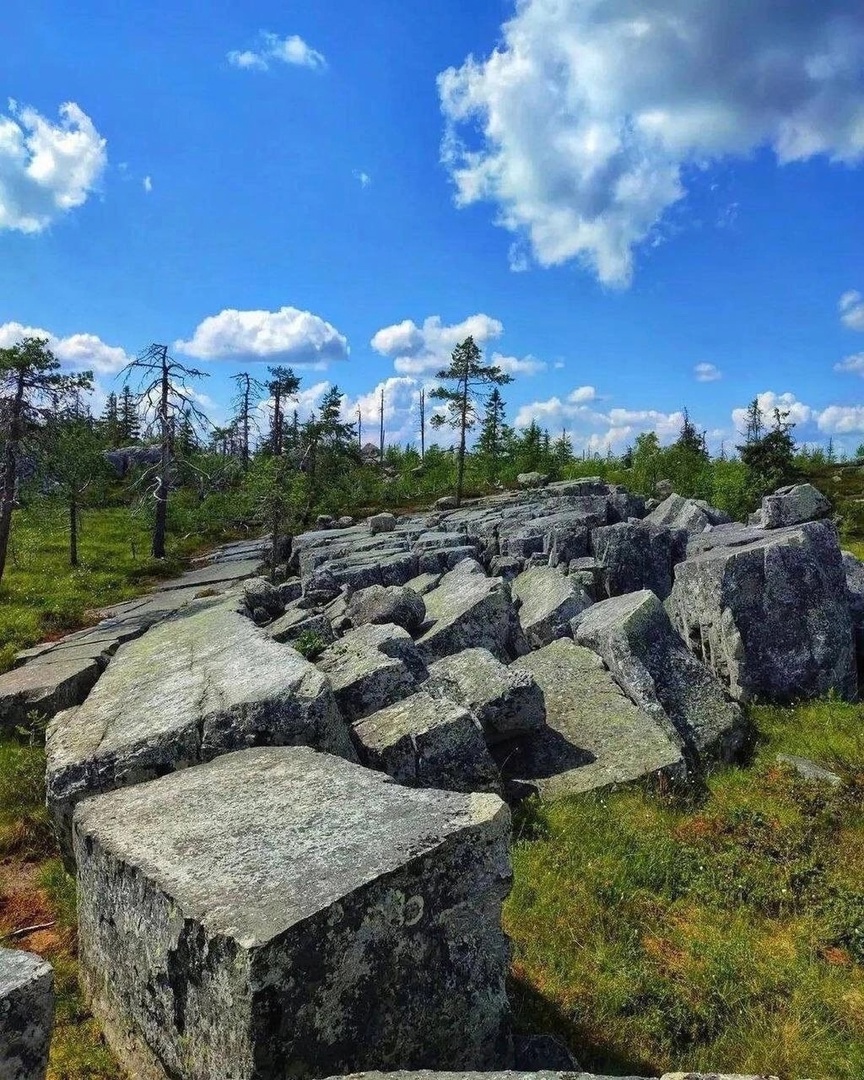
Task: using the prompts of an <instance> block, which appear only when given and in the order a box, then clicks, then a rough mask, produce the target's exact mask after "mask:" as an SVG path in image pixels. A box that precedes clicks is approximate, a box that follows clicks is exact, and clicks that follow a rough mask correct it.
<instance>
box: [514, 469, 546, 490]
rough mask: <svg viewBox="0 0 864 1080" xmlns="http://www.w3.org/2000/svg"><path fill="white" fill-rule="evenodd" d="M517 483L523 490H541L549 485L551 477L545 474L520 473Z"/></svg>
mask: <svg viewBox="0 0 864 1080" xmlns="http://www.w3.org/2000/svg"><path fill="white" fill-rule="evenodd" d="M516 483H517V484H518V485H519V486H520V487H523V488H540V487H545V486H546V485H547V484H548V483H549V477H548V476H547V475H546V474H545V473H539V472H525V473H519V475H518V476H517V477H516Z"/></svg>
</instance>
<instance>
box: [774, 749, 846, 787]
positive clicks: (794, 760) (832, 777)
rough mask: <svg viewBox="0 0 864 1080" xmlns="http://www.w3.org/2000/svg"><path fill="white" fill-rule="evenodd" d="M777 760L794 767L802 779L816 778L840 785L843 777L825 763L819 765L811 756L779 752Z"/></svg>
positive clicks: (821, 781) (826, 782) (823, 781)
mask: <svg viewBox="0 0 864 1080" xmlns="http://www.w3.org/2000/svg"><path fill="white" fill-rule="evenodd" d="M777 760H778V761H779V762H780V763H781V764H782V765H788V766H790V768H792V769H794V770H795V772H796V773H798V775H799V776H800V777H801V778H802V780H815V781H818V782H819V783H822V784H830V785H831V787H840V785H841V784H842V783H843V778H842V777H840V776H838V775H837V773H835V772H831V770H830V769H826V768H825V766H824V765H817V763H816V762H815V761H811V760H810V758H802V757H795V756H794V755H792V754H778V755H777Z"/></svg>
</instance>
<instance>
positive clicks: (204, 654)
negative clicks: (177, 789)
mask: <svg viewBox="0 0 864 1080" xmlns="http://www.w3.org/2000/svg"><path fill="white" fill-rule="evenodd" d="M267 743H269V744H273V745H285V744H295V743H304V744H309V745H311V746H315V747H318V748H320V749H322V750H327V751H328V752H330V753H334V754H340V755H342V756H344V757H348V758H351V759H353V758H354V756H355V755H354V748H353V746H352V744H351V739H350V736H349V734H348V730H347V728H346V726H345V723H344V721H343V719H342V717H341V716H340V715H339V711H338V709H337V707H336V702H335V700H334V698H333V692H332V690H331V688H330V684H329V682H328V681H327V679H326V678H325V677H324V676H323V675H322V674H321V673H320V672H319V671H317V670H316V669H315V667H314V666H313V665H312V664H310V663H308V662H307V661H306V660H304V659H303V657H302V656H300V655H299V653H296V652H295V651H294V650H293V649H292V648H290V646H288V645H280V644H278V643H277V642H275V641H273V640H271V639H270V638H268V637H267V635H266V634H265V633H264V632H263V631H261V630H259V629H257V628H256V627H255V626H253V625H252V623H250V621H249V620H248V619H246V618H244V617H243V616H242V615H238V614H237V613H236V612H235V611H233V610H231V608H230V607H229V606H227V605H224V604H223V605H222V606H218V607H213V608H210V609H208V610H204V611H201V612H198V613H196V614H194V615H190V616H187V617H184V618H179V619H176V620H172V621H169V622H163V623H161V624H160V625H159V626H157V627H155V628H154V629H152V630H151V631H150V632H149V633H147V634H145V635H144V637H142V638H139V639H138V640H136V641H133V642H129V643H128V644H127V645H124V646H123V647H122V648H121V649H120V650H119V651H118V653H117V655H116V656H115V657H114V659H113V660H112V661H111V664H110V666H109V668H108V670H107V671H106V672H105V674H104V675H103V677H102V678H101V679H100V681H99V683H98V684H97V685H96V688H95V689H94V690H93V692H92V693H91V694H90V696H89V697H88V698H87V700H86V701H85V702H84V704H83V705H80V706H79V707H78V708H77V709H74V710H68V711H67V712H64V713H61V714H59V715H58V716H56V717H55V718H54V720H53V721H52V723H51V726H50V727H49V729H48V738H47V745H46V750H47V757H48V770H47V787H48V805H49V807H50V809H51V813H52V816H53V819H54V823H55V828H56V830H57V834H58V839H59V841H60V845H61V848H62V849H63V851H64V854H65V855H67V857H68V854H69V840H70V835H69V830H70V826H71V815H72V810H73V809H74V807H75V804H76V803H77V802H78V801H79V800H81V799H83V798H85V797H86V796H89V795H93V794H95V793H96V792H99V791H109V790H111V789H112V788H116V787H125V786H127V785H130V784H137V783H140V782H141V781H144V780H150V779H152V778H153V777H156V776H161V775H162V774H163V773H166V772H170V771H173V770H175V769H182V768H184V767H186V766H187V765H193V764H195V763H196V762H200V761H208V760H209V759H211V758H213V757H216V756H217V755H219V754H224V753H226V752H228V751H230V750H238V749H241V748H243V747H247V746H256V745H261V744H267Z"/></svg>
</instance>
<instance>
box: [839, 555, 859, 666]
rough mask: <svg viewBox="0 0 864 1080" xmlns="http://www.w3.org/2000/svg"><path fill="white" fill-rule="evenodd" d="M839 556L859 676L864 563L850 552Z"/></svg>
mask: <svg viewBox="0 0 864 1080" xmlns="http://www.w3.org/2000/svg"><path fill="white" fill-rule="evenodd" d="M840 555H841V558H842V559H843V572H844V574H845V576H846V596H847V599H848V601H849V615H850V617H851V619H852V630H853V633H854V635H855V653H856V657H857V660H858V671H859V676H860V674H861V673H862V670H864V563H862V562H861V560H860V559H858V558H856V557H855V556H854V555H853V554H852V552H851V551H841V553H840Z"/></svg>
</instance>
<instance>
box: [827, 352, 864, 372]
mask: <svg viewBox="0 0 864 1080" xmlns="http://www.w3.org/2000/svg"><path fill="white" fill-rule="evenodd" d="M834 370H835V371H851V372H852V373H854V374H855V375H861V376H862V377H864V352H859V353H855V354H854V356H847V357H846V359H845V360H841V361H840V363H839V364H835V365H834Z"/></svg>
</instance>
